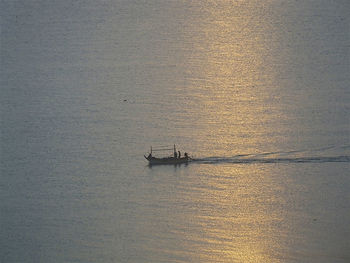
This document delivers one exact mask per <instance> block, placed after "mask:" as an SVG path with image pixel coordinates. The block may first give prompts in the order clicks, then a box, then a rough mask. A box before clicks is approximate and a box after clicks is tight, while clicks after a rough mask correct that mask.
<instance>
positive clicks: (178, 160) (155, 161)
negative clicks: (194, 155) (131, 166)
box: [144, 144, 192, 165]
mask: <svg viewBox="0 0 350 263" xmlns="http://www.w3.org/2000/svg"><path fill="white" fill-rule="evenodd" d="M167 147H169V146H160V147H157V148H152V146H151V151H150V153H149V154H148V156H146V155H144V157H145V158H146V160H147V161H148V164H149V165H160V164H172V165H177V164H187V163H188V162H189V161H191V160H192V159H191V157H189V156H188V154H187V153H185V154H184V156H183V157H181V154H180V151H179V152H177V151H176V146H175V144H174V148H167ZM169 150H174V155H173V156H167V157H162V158H158V157H154V156H153V152H154V151H169ZM178 153H179V154H178Z"/></svg>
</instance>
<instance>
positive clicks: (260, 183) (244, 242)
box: [188, 165, 284, 262]
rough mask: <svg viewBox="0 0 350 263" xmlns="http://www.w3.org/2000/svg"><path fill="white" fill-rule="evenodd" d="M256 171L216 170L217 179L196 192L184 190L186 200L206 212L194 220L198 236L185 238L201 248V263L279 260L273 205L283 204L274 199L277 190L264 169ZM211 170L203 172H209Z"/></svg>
mask: <svg viewBox="0 0 350 263" xmlns="http://www.w3.org/2000/svg"><path fill="white" fill-rule="evenodd" d="M257 167H258V166H254V165H252V166H248V167H247V166H240V167H234V166H220V168H217V169H216V173H214V175H215V176H213V177H210V178H208V180H203V181H202V183H203V185H202V191H201V192H200V193H198V192H197V193H196V192H194V191H193V189H192V191H191V189H188V190H189V192H191V193H192V194H191V196H190V197H189V198H190V199H191V200H192V201H194V202H199V203H200V204H201V205H202V209H203V210H204V211H203V210H202V211H199V213H198V218H196V221H198V223H199V225H200V227H201V229H200V231H198V235H197V236H196V237H192V236H190V237H188V238H189V239H190V240H192V239H194V240H197V241H198V242H199V244H202V245H200V246H199V247H198V252H199V253H201V256H202V258H201V262H278V261H276V254H277V255H278V251H279V250H280V243H279V242H280V241H281V240H278V238H276V236H277V235H276V233H275V231H276V229H278V227H277V226H279V225H280V224H281V223H282V222H283V215H281V214H278V212H276V211H278V210H275V209H274V208H273V206H279V207H280V206H282V205H283V202H284V201H283V200H280V199H278V198H276V196H277V193H278V191H280V190H281V189H280V188H279V186H278V182H275V181H274V179H273V178H270V177H269V174H268V173H269V171H268V169H267V170H262V169H257ZM211 168H212V167H208V169H209V170H208V171H207V172H208V173H211V174H213V171H212V169H211ZM201 169H202V168H201ZM201 172H204V173H205V171H203V170H202V171H201ZM205 184H206V185H205ZM276 227H277V228H276ZM278 232H279V233H278V235H281V232H280V230H278ZM282 236H283V235H282Z"/></svg>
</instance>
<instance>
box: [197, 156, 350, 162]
mask: <svg viewBox="0 0 350 263" xmlns="http://www.w3.org/2000/svg"><path fill="white" fill-rule="evenodd" d="M192 162H195V163H203V164H219V163H236V164H242V163H246V164H250V163H344V162H345V163H347V162H350V156H347V155H345V156H327V157H316V156H315V157H312V156H310V157H285V158H282V157H275V158H263V157H261V158H246V157H242V155H236V156H232V157H205V158H194V159H193V160H192Z"/></svg>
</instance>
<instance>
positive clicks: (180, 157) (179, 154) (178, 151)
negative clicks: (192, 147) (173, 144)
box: [178, 151, 181, 159]
mask: <svg viewBox="0 0 350 263" xmlns="http://www.w3.org/2000/svg"><path fill="white" fill-rule="evenodd" d="M178 153H179V159H180V158H181V152H180V151H178Z"/></svg>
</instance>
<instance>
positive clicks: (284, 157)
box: [193, 145, 350, 164]
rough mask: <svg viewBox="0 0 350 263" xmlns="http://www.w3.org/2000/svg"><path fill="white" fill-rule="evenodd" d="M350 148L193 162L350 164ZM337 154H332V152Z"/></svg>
mask: <svg viewBox="0 0 350 263" xmlns="http://www.w3.org/2000/svg"><path fill="white" fill-rule="evenodd" d="M349 149H350V146H349V145H346V146H341V147H337V146H329V147H323V148H319V149H313V150H295V151H276V152H264V153H258V154H239V155H235V156H231V157H218V156H215V157H201V158H193V162H196V163H203V164H219V163H236V164H240V163H245V164H250V163H349V162H350V153H349V151H348V150H349ZM334 150H335V151H336V152H332V151H334Z"/></svg>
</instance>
